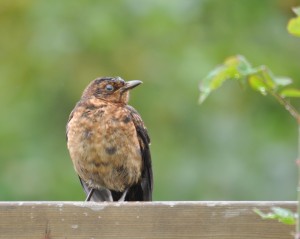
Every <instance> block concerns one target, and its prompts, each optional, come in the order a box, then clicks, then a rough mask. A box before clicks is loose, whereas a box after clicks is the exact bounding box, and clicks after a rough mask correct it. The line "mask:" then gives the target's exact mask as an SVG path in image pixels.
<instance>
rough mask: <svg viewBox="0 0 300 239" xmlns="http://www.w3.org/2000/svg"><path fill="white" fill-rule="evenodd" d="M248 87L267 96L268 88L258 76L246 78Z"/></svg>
mask: <svg viewBox="0 0 300 239" xmlns="http://www.w3.org/2000/svg"><path fill="white" fill-rule="evenodd" d="M248 81H249V85H250V86H251V87H252V89H254V90H256V91H259V92H260V93H261V94H262V95H267V91H268V86H267V85H266V84H265V83H264V80H263V79H262V77H261V76H259V75H258V74H255V75H251V76H249V78H248Z"/></svg>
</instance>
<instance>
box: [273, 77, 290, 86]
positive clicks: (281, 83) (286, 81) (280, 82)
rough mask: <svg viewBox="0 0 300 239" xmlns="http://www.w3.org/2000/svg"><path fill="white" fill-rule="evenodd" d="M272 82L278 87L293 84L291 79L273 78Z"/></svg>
mask: <svg viewBox="0 0 300 239" xmlns="http://www.w3.org/2000/svg"><path fill="white" fill-rule="evenodd" d="M274 81H275V82H276V84H277V85H278V86H287V85H290V84H292V83H293V81H292V79H291V78H288V77H274Z"/></svg>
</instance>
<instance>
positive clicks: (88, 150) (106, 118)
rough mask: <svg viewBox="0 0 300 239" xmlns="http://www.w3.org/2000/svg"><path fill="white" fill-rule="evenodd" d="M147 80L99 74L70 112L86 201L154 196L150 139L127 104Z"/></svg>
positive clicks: (70, 135) (71, 142)
mask: <svg viewBox="0 0 300 239" xmlns="http://www.w3.org/2000/svg"><path fill="white" fill-rule="evenodd" d="M141 83H142V82H141V81H138V80H133V81H127V82H125V81H124V80H123V79H121V78H120V77H103V78H97V79H95V80H94V81H92V82H91V83H90V84H89V85H88V86H87V87H86V89H85V90H84V92H83V94H82V96H81V99H80V101H79V102H78V103H77V104H76V106H75V108H74V109H73V111H72V112H71V114H70V117H69V121H68V124H67V145H68V149H69V153H70V156H71V159H72V162H73V165H74V168H75V171H76V172H77V174H78V176H79V179H80V182H81V185H82V187H83V189H84V191H85V193H86V194H87V198H86V201H90V200H91V201H151V200H152V189H153V179H152V178H153V176H152V166H151V156H150V150H149V143H150V138H149V136H148V133H147V129H146V127H145V126H144V123H143V121H142V119H141V117H140V115H139V114H138V112H137V111H136V110H135V109H134V108H133V107H131V106H129V105H127V103H128V100H129V90H131V89H133V88H134V87H136V86H138V85H140V84H141Z"/></svg>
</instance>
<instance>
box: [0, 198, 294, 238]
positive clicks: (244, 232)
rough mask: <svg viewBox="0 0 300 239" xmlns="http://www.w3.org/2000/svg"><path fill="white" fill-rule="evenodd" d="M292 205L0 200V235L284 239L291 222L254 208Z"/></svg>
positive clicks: (288, 204)
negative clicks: (267, 216) (261, 214)
mask: <svg viewBox="0 0 300 239" xmlns="http://www.w3.org/2000/svg"><path fill="white" fill-rule="evenodd" d="M274 206H276V207H284V208H289V209H291V210H296V202H226V201H225V202H219V201H218V202H214V201H210V202H131V203H130V202H127V203H126V202H125V203H107V202H104V203H93V202H87V203H86V202H0V238H1V239H2V238H3V239H10V238H13V239H19V238H26V239H56V238H61V239H73V238H87V239H96V238H118V239H119V238H120V239H122V238H127V239H135V238H180V239H184V238H201V239H202V238H203V239H204V238H205V239H216V238H222V239H242V238H243V239H252V238H253V239H254V238H255V239H265V238H272V239H279V238H280V239H286V238H293V236H292V235H293V232H294V226H287V225H283V224H281V223H279V222H277V221H274V220H263V219H261V218H260V217H259V216H258V215H257V214H256V213H254V212H253V209H254V208H258V209H260V210H262V211H264V212H269V211H270V208H271V207H274Z"/></svg>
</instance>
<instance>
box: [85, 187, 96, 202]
mask: <svg viewBox="0 0 300 239" xmlns="http://www.w3.org/2000/svg"><path fill="white" fill-rule="evenodd" d="M94 191H95V189H94V188H91V190H90V192H89V194H88V195H87V197H86V199H85V201H86V202H88V201H90V200H91V197H92V196H93V193H94Z"/></svg>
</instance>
